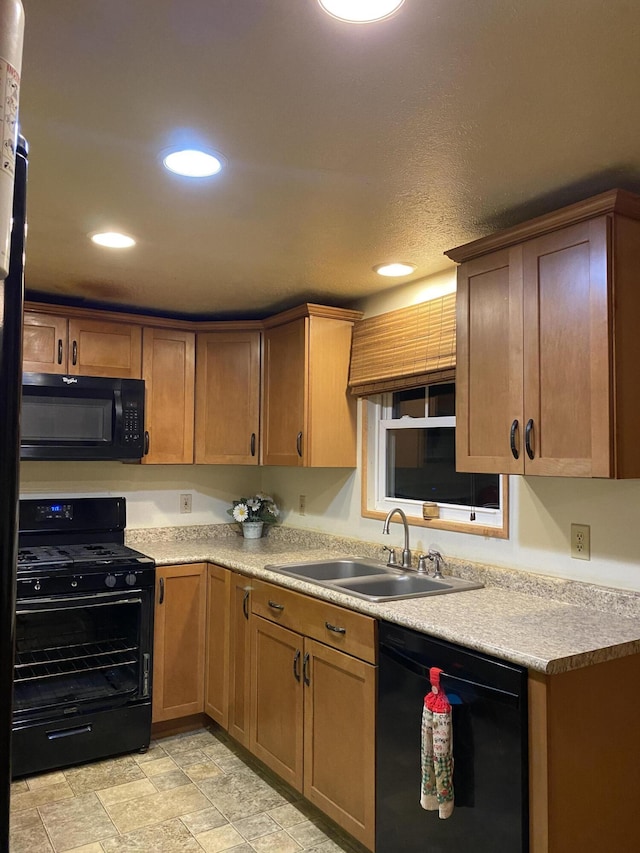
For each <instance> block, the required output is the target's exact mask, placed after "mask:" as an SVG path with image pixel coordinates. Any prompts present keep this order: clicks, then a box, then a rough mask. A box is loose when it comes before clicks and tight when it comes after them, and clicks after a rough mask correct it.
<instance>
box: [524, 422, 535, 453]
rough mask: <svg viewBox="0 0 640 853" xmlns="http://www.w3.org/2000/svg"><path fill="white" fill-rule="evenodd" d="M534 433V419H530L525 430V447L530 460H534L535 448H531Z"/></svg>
mask: <svg viewBox="0 0 640 853" xmlns="http://www.w3.org/2000/svg"><path fill="white" fill-rule="evenodd" d="M532 432H533V418H529V420H528V421H527V425H526V427H525V428H524V446H525V448H526V451H527V456H528V457H529V459H533V457H534V455H535V454H534V452H533V447H532V446H531V433H532Z"/></svg>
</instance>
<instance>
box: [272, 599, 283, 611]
mask: <svg viewBox="0 0 640 853" xmlns="http://www.w3.org/2000/svg"><path fill="white" fill-rule="evenodd" d="M269 607H271V608H273V610H284V604H278V602H277V601H271V599H269Z"/></svg>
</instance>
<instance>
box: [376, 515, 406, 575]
mask: <svg viewBox="0 0 640 853" xmlns="http://www.w3.org/2000/svg"><path fill="white" fill-rule="evenodd" d="M396 512H397V513H398V514H399V515H400V518H401V519H402V523H403V524H404V548H403V549H402V564H401V565H402V568H403V569H410V568H411V551H410V550H409V525H408V524H407V516H406V515H405V514H404V510H401V509H400V507H399V506H397V507H394V509H392V510H390V511H389V513H388V514H387V517H386V518H385V520H384V525H383V527H382V532H383V533H388V532H389V522H390V521H391V517H392V516H393V515H395V513H396ZM389 565H391V558H390V562H389ZM393 565H397V564H395V563H394V564H393Z"/></svg>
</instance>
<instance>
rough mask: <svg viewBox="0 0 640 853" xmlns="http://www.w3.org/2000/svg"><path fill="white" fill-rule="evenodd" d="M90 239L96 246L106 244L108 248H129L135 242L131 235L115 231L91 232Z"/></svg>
mask: <svg viewBox="0 0 640 853" xmlns="http://www.w3.org/2000/svg"><path fill="white" fill-rule="evenodd" d="M91 239H92V240H93V242H94V243H97V244H98V246H106V247H107V248H108V249H129V248H131V246H135V244H136V241H135V240H134V239H133V237H128V236H127V235H126V234H119V233H118V232H117V231H102V232H101V233H99V234H92V235H91Z"/></svg>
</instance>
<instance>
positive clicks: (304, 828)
mask: <svg viewBox="0 0 640 853" xmlns="http://www.w3.org/2000/svg"><path fill="white" fill-rule="evenodd" d="M287 832H288V833H289V835H290V836H291V837H292V838H294V839H295V840H296V841H297V842H298V844H299V845H300V846H301V847H303V848H304V849H305V850H306V849H307V848H308V847H313V846H314V845H315V844H322V843H323V842H324V841H329V840H330V838H329V835H328V827H326V826H323V824H321V823H320V821H317V822H315V821H310V820H305V821H304V822H303V823H297V824H296V825H295V826H290V827H289V828H288V829H287Z"/></svg>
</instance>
